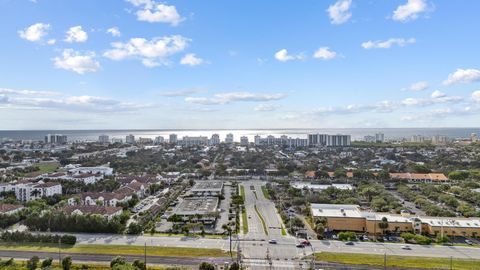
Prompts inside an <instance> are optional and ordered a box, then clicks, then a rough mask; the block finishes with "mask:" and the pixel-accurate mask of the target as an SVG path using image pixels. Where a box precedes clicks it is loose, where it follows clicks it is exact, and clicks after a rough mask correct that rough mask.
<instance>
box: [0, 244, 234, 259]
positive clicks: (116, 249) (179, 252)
mask: <svg viewBox="0 0 480 270" xmlns="http://www.w3.org/2000/svg"><path fill="white" fill-rule="evenodd" d="M0 250H16V251H33V252H35V251H36V252H58V245H56V244H27V243H22V244H15V243H0ZM61 251H62V252H68V253H82V254H111V255H112V256H115V255H143V254H144V247H143V246H134V245H75V246H62V247H61ZM147 255H148V256H165V257H227V256H229V254H228V253H227V252H225V251H223V250H221V249H215V248H186V247H155V246H147Z"/></svg>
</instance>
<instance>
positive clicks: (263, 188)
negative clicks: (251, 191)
mask: <svg viewBox="0 0 480 270" xmlns="http://www.w3.org/2000/svg"><path fill="white" fill-rule="evenodd" d="M262 193H263V197H265V199H268V200H270V194H269V193H268V190H267V187H266V186H262Z"/></svg>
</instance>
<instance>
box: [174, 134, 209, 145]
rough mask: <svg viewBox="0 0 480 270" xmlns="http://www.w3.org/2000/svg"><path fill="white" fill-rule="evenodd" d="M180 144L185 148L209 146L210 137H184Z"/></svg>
mask: <svg viewBox="0 0 480 270" xmlns="http://www.w3.org/2000/svg"><path fill="white" fill-rule="evenodd" d="M179 143H180V144H181V145H184V146H196V145H207V144H208V137H206V136H197V137H189V136H184V137H183V138H182V140H181V141H180V142H179Z"/></svg>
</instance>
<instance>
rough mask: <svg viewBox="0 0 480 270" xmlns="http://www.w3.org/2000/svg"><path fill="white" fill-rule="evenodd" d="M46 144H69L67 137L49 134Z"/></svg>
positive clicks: (46, 137)
mask: <svg viewBox="0 0 480 270" xmlns="http://www.w3.org/2000/svg"><path fill="white" fill-rule="evenodd" d="M45 143H50V144H66V143H67V135H62V134H47V135H46V136H45Z"/></svg>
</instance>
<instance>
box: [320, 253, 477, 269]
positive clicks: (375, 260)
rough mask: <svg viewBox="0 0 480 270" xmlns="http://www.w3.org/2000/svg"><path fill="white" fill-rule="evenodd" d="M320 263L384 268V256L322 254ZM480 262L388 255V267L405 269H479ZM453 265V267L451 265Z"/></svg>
mask: <svg viewBox="0 0 480 270" xmlns="http://www.w3.org/2000/svg"><path fill="white" fill-rule="evenodd" d="M315 257H316V259H317V260H318V261H325V262H333V263H343V264H362V265H371V266H384V263H385V261H384V255H371V254H354V253H332V252H322V253H317V254H316V255H315ZM479 263H480V260H469V259H452V260H451V261H450V258H433V257H417V256H395V255H390V256H389V255H387V260H386V265H387V267H404V268H420V269H450V266H453V269H459V270H463V269H477V268H476V267H478V265H479ZM450 264H451V265H450Z"/></svg>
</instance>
